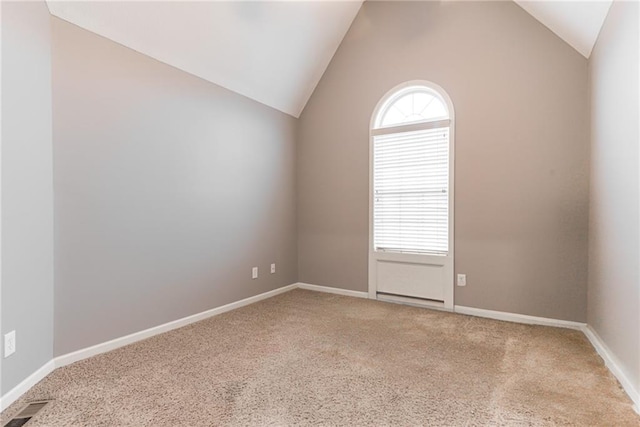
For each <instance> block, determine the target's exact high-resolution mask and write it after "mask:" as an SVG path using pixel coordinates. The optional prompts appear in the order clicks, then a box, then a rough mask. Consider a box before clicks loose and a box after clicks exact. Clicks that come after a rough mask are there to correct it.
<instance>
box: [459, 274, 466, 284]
mask: <svg viewBox="0 0 640 427" xmlns="http://www.w3.org/2000/svg"><path fill="white" fill-rule="evenodd" d="M458 286H467V275H466V274H458Z"/></svg>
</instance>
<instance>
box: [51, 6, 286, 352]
mask: <svg viewBox="0 0 640 427" xmlns="http://www.w3.org/2000/svg"><path fill="white" fill-rule="evenodd" d="M52 19H53V82H54V84H53V111H54V128H53V136H54V186H55V195H56V197H55V251H56V260H55V283H56V292H55V350H54V351H55V354H56V355H60V354H64V353H67V352H71V351H74V350H77V349H80V348H84V347H87V346H90V345H93V344H97V343H102V342H104V341H107V340H110V339H113V338H116V337H120V336H123V335H126V334H129V333H132V332H136V331H139V330H143V329H146V328H149V327H152V326H156V325H159V324H162V323H165V322H168V321H171V320H174V319H178V318H181V317H184V316H187V315H191V314H194V313H198V312H201V311H204V310H207V309H210V308H213V307H217V306H221V305H223V304H226V303H229V302H233V301H237V300H240V299H243V298H246V297H250V296H253V295H256V294H259V293H262V292H266V291H269V290H271V289H274V288H277V287H281V286H284V285H289V284H291V283H294V282H296V281H297V254H296V252H297V251H296V237H295V235H296V212H295V166H294V161H295V142H294V138H295V119H293V118H292V117H290V116H287V115H285V114H283V113H280V112H278V111H276V110H274V109H271V108H269V107H266V106H264V105H262V104H259V103H257V102H255V101H252V100H249V99H248V98H245V97H242V96H240V95H237V94H235V93H233V92H230V91H228V90H226V89H223V88H221V87H218V86H216V85H213V84H211V83H208V82H205V81H203V80H201V79H198V78H196V77H194V76H191V75H189V74H187V73H184V72H182V71H179V70H177V69H175V68H172V67H170V66H167V65H165V64H162V63H160V62H158V61H155V60H153V59H151V58H149V57H146V56H144V55H142V54H139V53H137V52H135V51H133V50H130V49H128V48H125V47H122V46H121V45H118V44H116V43H114V42H111V41H109V40H107V39H104V38H101V37H99V36H97V35H95V34H92V33H90V32H88V31H85V30H82V29H80V28H78V27H75V26H73V25H71V24H68V23H66V22H64V21H62V20H59V19H57V18H52ZM272 262H275V263H276V264H277V273H276V274H273V275H272V274H269V264H270V263H272ZM252 266H258V267H259V268H260V276H259V278H258V279H256V280H251V267H252Z"/></svg>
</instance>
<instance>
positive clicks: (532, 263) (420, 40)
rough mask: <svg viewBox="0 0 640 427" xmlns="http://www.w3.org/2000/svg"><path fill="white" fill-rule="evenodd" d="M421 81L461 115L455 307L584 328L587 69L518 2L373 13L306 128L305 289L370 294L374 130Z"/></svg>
mask: <svg viewBox="0 0 640 427" xmlns="http://www.w3.org/2000/svg"><path fill="white" fill-rule="evenodd" d="M414 79H425V80H430V81H433V82H435V83H437V84H439V85H440V86H442V87H443V88H444V89H445V90H446V91H447V92H448V94H449V95H450V96H451V98H452V100H453V103H454V106H455V109H456V120H457V122H456V141H455V144H456V152H455V156H456V157H455V162H456V163H455V168H456V172H455V173H456V177H455V179H456V187H455V192H456V193H455V204H456V206H455V269H456V271H457V272H458V273H466V274H467V287H465V288H456V290H455V303H456V304H458V305H465V306H472V307H479V308H484V309H492V310H501V311H506V312H515V313H522V314H528V315H535V316H544V317H551V318H557V319H566V320H574V321H584V320H586V281H587V274H586V272H587V227H588V215H587V213H588V208H587V206H588V161H589V157H588V155H589V153H588V149H589V144H588V129H589V126H588V118H589V117H588V93H587V61H586V59H585V58H584V57H582V56H581V55H580V54H578V53H577V52H576V51H575V50H573V49H572V48H571V47H569V46H568V45H567V44H565V43H564V42H563V41H561V40H560V39H559V38H558V37H557V36H555V35H554V34H553V33H552V32H551V31H549V30H548V29H547V28H546V27H544V26H542V25H541V24H540V23H539V22H537V21H536V20H535V19H534V18H532V17H531V16H530V15H529V14H527V13H526V12H525V11H524V10H522V9H521V8H520V7H518V6H517V5H516V4H515V3H513V2H365V3H364V5H363V7H362V9H361V10H360V13H359V15H358V16H357V18H356V20H355V21H354V23H353V24H352V26H351V29H350V30H349V32H348V33H347V35H346V37H345V39H344V40H343V42H342V44H341V46H340V48H339V49H338V51H337V52H336V54H335V56H334V58H333V61H332V62H331V64H330V65H329V68H328V69H327V71H326V72H325V74H324V76H323V78H322V80H321V81H320V83H319V85H318V87H317V88H316V90H315V92H314V94H313V96H312V97H311V99H310V101H309V103H308V104H307V106H306V108H305V110H304V112H303V114H302V116H301V118H300V128H299V141H298V142H299V146H298V163H297V168H298V172H297V174H298V175H297V176H298V186H299V193H298V232H299V240H298V246H299V254H298V256H299V279H300V281H302V282H308V283H313V284H318V285H327V286H336V287H340V288H346V289H353V290H359V291H365V290H367V255H368V225H367V224H368V159H369V153H368V144H369V140H368V132H369V121H370V118H371V115H372V113H373V109H374V107H375V105H376V103H377V102H378V100H379V99H380V98H381V97H382V96H383V95H384V94H385V93H386V92H387V91H388V90H389V89H391V88H392V87H394V86H395V85H397V84H399V83H402V82H404V81H408V80H414Z"/></svg>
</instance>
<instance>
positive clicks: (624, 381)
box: [582, 325, 640, 414]
mask: <svg viewBox="0 0 640 427" xmlns="http://www.w3.org/2000/svg"><path fill="white" fill-rule="evenodd" d="M582 331H583V332H584V334H585V335H586V336H587V338H588V339H589V341H590V342H591V345H593V347H594V348H595V349H596V351H597V352H598V354H599V355H600V357H602V359H603V360H604V364H605V365H606V366H607V368H609V370H610V371H611V373H612V374H613V375H614V376H615V377H616V378H617V379H618V381H619V382H620V385H622V388H623V389H624V391H626V392H627V394H628V395H629V397H630V398H631V400H632V401H633V403H634V406H633V409H634V410H635V411H636V412H637V413H639V414H640V391H639V390H636V389H635V387H634V386H633V383H632V382H631V380H629V376H628V375H627V374H626V373H625V371H624V369H622V365H621V363H620V361H619V360H618V358H617V357H616V356H615V355H614V354H613V353H612V352H611V350H609V347H607V345H606V344H605V343H604V341H602V338H600V335H598V333H597V332H596V331H595V330H594V329H593V328H592V327H591V326H588V325H586V326H585V327H584V328H583V330H582Z"/></svg>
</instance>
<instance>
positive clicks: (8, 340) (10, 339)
mask: <svg viewBox="0 0 640 427" xmlns="http://www.w3.org/2000/svg"><path fill="white" fill-rule="evenodd" d="M15 352H16V331H11V332H9V333H8V334H5V335H4V357H9V356H11V355H12V354H13V353H15Z"/></svg>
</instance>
